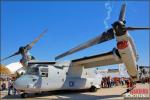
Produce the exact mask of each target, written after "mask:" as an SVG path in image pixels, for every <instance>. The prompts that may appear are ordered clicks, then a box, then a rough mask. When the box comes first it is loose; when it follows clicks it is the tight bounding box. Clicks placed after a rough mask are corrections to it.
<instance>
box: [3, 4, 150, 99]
mask: <svg viewBox="0 0 150 100" xmlns="http://www.w3.org/2000/svg"><path fill="white" fill-rule="evenodd" d="M125 10H126V5H125V4H123V5H122V7H121V11H120V16H119V20H118V21H116V22H114V23H113V24H112V28H110V29H108V30H107V31H105V32H103V33H102V34H101V35H99V36H97V37H95V38H93V39H91V40H89V41H87V42H85V43H83V44H81V45H79V46H77V47H75V48H73V49H71V50H69V51H67V52H65V53H63V54H61V55H59V56H57V57H56V59H59V58H62V57H64V56H67V55H70V54H72V53H75V52H77V51H80V50H83V49H85V48H88V47H90V46H94V45H96V44H100V43H102V42H106V41H109V40H112V39H116V41H117V45H116V48H114V49H113V50H112V51H110V52H107V53H104V54H98V55H93V56H89V57H84V58H80V59H75V60H72V61H70V62H59V61H58V62H41V61H40V62H39V61H36V60H34V59H32V58H33V57H31V56H28V55H27V51H28V50H30V49H31V48H32V47H33V45H34V44H35V43H36V42H37V41H38V40H39V39H40V38H41V37H42V36H43V34H45V32H46V31H44V32H43V33H42V34H41V35H40V36H39V37H38V38H37V39H35V40H34V41H33V42H31V43H30V44H28V45H26V46H24V47H20V48H19V51H18V52H16V53H14V54H13V55H11V56H9V57H7V58H10V57H12V56H15V55H18V54H21V55H22V60H21V62H22V63H23V66H24V67H25V68H26V73H25V74H24V75H22V76H20V77H19V78H17V80H16V81H15V82H14V86H15V88H16V89H17V90H18V91H21V92H22V94H21V96H22V97H26V96H27V93H39V92H43V91H53V90H77V89H90V91H96V90H97V88H100V82H101V76H99V75H97V74H96V73H95V72H94V71H90V70H87V68H92V67H97V66H106V65H113V64H120V63H123V64H124V65H125V66H126V69H127V71H128V74H129V75H130V77H131V78H132V80H133V81H136V80H138V72H137V68H136V67H137V60H138V55H137V52H136V49H135V45H134V42H133V40H132V38H131V36H130V35H129V33H128V31H133V30H146V29H147V30H149V29H150V28H134V27H126V26H125ZM7 58H4V59H2V60H5V59H7Z"/></svg>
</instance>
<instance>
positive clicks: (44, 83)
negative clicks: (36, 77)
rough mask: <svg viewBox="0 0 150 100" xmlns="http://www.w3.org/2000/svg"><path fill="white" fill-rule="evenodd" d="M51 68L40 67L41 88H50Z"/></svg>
mask: <svg viewBox="0 0 150 100" xmlns="http://www.w3.org/2000/svg"><path fill="white" fill-rule="evenodd" d="M48 72H49V69H48V68H45V67H41V68H40V77H41V89H44V90H46V89H48V88H49V79H48V77H49V73H48Z"/></svg>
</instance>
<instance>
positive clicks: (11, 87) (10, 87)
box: [8, 80, 13, 95]
mask: <svg viewBox="0 0 150 100" xmlns="http://www.w3.org/2000/svg"><path fill="white" fill-rule="evenodd" d="M12 89H13V84H12V81H11V80H9V81H8V95H11V94H10V92H11V91H12Z"/></svg>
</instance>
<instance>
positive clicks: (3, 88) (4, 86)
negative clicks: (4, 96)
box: [1, 82, 6, 91]
mask: <svg viewBox="0 0 150 100" xmlns="http://www.w3.org/2000/svg"><path fill="white" fill-rule="evenodd" d="M1 87H2V91H3V90H6V83H5V82H3V83H2V85H1Z"/></svg>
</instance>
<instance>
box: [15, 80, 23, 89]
mask: <svg viewBox="0 0 150 100" xmlns="http://www.w3.org/2000/svg"><path fill="white" fill-rule="evenodd" d="M24 82H25V81H24V80H23V79H21V78H18V79H17V80H16V81H15V82H14V87H15V88H16V89H22V88H25V83H24Z"/></svg>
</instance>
